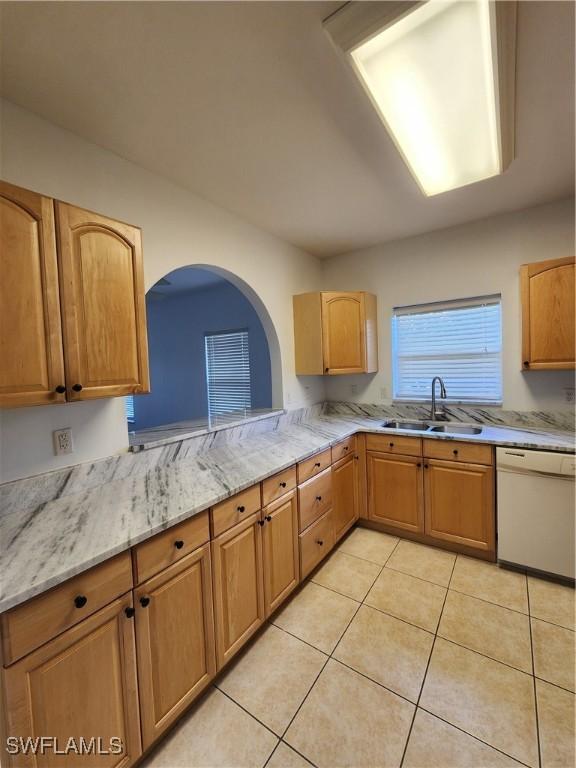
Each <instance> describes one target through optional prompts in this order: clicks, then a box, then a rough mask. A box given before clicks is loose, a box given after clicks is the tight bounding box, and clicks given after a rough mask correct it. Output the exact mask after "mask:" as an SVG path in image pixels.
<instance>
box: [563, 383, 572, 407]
mask: <svg viewBox="0 0 576 768" xmlns="http://www.w3.org/2000/svg"><path fill="white" fill-rule="evenodd" d="M564 400H565V401H566V402H567V403H570V404H571V405H573V404H574V387H566V388H565V389H564Z"/></svg>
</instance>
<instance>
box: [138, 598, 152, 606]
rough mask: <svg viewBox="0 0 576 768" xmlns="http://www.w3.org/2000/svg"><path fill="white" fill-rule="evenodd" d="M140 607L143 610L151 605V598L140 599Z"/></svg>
mask: <svg viewBox="0 0 576 768" xmlns="http://www.w3.org/2000/svg"><path fill="white" fill-rule="evenodd" d="M140 605H141V606H142V608H147V607H148V606H149V605H150V598H149V597H141V598H140Z"/></svg>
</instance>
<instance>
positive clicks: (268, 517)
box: [266, 515, 272, 523]
mask: <svg viewBox="0 0 576 768" xmlns="http://www.w3.org/2000/svg"><path fill="white" fill-rule="evenodd" d="M266 520H267V521H268V522H269V523H271V522H272V515H266Z"/></svg>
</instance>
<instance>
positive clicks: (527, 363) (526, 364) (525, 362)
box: [524, 360, 530, 368]
mask: <svg viewBox="0 0 576 768" xmlns="http://www.w3.org/2000/svg"><path fill="white" fill-rule="evenodd" d="M524 368H530V361H529V360H524Z"/></svg>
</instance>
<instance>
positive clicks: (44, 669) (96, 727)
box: [3, 595, 141, 768]
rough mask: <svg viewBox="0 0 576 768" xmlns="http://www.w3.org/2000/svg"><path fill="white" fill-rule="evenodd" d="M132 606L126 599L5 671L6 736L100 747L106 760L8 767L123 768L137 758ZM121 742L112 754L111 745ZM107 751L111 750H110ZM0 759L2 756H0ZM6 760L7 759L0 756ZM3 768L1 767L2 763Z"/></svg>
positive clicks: (67, 759)
mask: <svg viewBox="0 0 576 768" xmlns="http://www.w3.org/2000/svg"><path fill="white" fill-rule="evenodd" d="M131 607H132V598H131V595H127V596H125V597H124V598H122V599H121V600H116V601H115V602H113V603H111V604H110V605H108V606H107V607H106V608H103V609H102V610H101V611H99V612H98V613H96V614H94V615H93V616H90V617H89V618H88V619H86V620H85V621H81V622H80V624H77V625H76V626H75V627H72V629H69V630H67V631H66V632H64V633H62V634H61V635H58V637H56V638H54V640H51V641H50V642H49V643H46V644H45V645H43V646H41V647H40V648H38V650H36V651H34V652H33V653H30V654H29V655H28V656H25V657H24V658H23V659H21V660H20V661H18V662H17V663H16V664H13V665H12V666H11V667H8V669H5V670H3V674H4V688H5V690H4V694H5V701H6V720H7V723H6V735H7V736H9V735H13V736H18V737H23V738H24V739H26V738H27V737H32V738H34V737H40V736H52V737H54V738H55V739H57V742H58V744H57V745H58V748H59V749H61V750H62V749H64V748H65V747H66V744H67V743H68V739H69V738H72V737H73V738H74V739H75V740H76V744H79V743H80V738H81V737H83V738H84V740H85V743H86V744H89V743H90V740H91V739H96V740H97V739H98V738H100V739H101V744H102V748H103V749H108V750H110V754H107V755H106V754H102V755H98V754H85V755H79V754H75V752H74V750H71V751H70V752H69V753H68V754H67V755H62V754H60V755H59V754H55V752H54V750H52V749H50V748H48V749H47V750H46V751H45V752H44V753H43V754H42V753H40V752H38V754H36V755H33V754H32V753H31V752H29V753H28V754H23V753H21V754H19V755H16V756H14V757H12V758H11V759H10V760H9V762H8V765H9V766H14V768H16V766H18V768H20V766H26V768H67V767H68V768H81V767H82V766H86V768H96V766H98V768H128V766H130V765H132V764H133V763H134V762H135V761H136V759H137V758H138V756H139V755H140V754H141V744H140V718H139V712H138V690H137V681H136V654H135V647H134V619H133V618H129V617H128V616H127V614H126V609H131ZM111 739H120V741H121V748H120V751H119V752H118V753H117V754H113V752H114V751H115V750H116V746H115V743H114V742H112V743H111V741H110V740H111ZM110 748H112V749H110ZM3 751H4V750H3ZM4 757H6V754H5V753H4ZM3 764H4V763H3Z"/></svg>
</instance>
